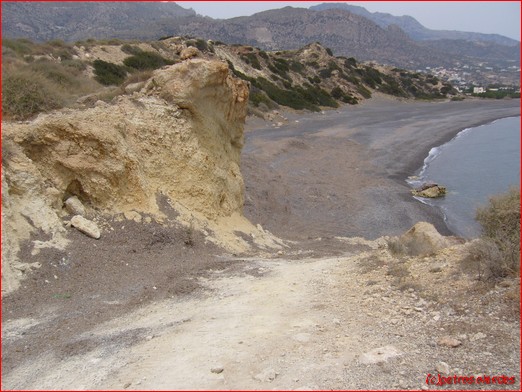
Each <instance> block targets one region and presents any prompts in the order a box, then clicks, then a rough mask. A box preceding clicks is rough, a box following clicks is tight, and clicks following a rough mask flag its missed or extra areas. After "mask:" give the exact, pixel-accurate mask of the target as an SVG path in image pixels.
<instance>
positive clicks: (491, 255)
mask: <svg viewBox="0 0 522 392" xmlns="http://www.w3.org/2000/svg"><path fill="white" fill-rule="evenodd" d="M476 219H477V221H478V222H479V223H480V224H481V226H482V236H481V238H480V239H479V240H478V241H476V242H475V243H474V244H473V246H471V249H470V257H471V258H472V260H473V261H474V262H475V263H476V266H477V269H478V272H479V278H481V279H483V280H493V281H495V280H498V279H501V278H505V277H508V276H518V274H519V271H520V189H516V188H512V189H510V190H509V192H507V193H505V194H502V195H499V196H495V197H492V198H491V199H490V200H489V204H488V205H487V206H485V207H482V208H479V209H478V210H477V215H476Z"/></svg>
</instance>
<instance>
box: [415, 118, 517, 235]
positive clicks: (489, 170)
mask: <svg viewBox="0 0 522 392" xmlns="http://www.w3.org/2000/svg"><path fill="white" fill-rule="evenodd" d="M407 182H408V183H409V184H410V185H411V186H412V187H414V188H416V187H418V186H419V185H421V184H423V183H427V182H429V183H437V184H440V185H442V186H445V187H446V188H447V194H446V196H444V197H442V198H438V199H424V198H419V197H416V199H417V200H419V202H421V203H425V204H429V205H431V206H433V207H434V208H438V209H440V210H441V211H442V213H443V214H444V220H445V222H446V225H447V227H448V229H449V230H450V231H451V232H452V233H454V234H455V235H458V236H460V237H464V238H476V237H478V236H479V235H480V233H481V227H480V225H479V223H478V222H476V220H475V214H476V210H477V208H478V207H479V206H484V205H487V203H488V201H489V198H490V197H491V196H494V195H497V194H500V193H504V192H506V191H508V190H509V188H510V187H518V188H520V117H508V118H503V119H500V120H496V121H493V122H492V123H489V124H485V125H481V126H478V127H474V128H467V129H464V130H462V131H461V132H460V133H459V134H457V136H455V137H454V138H453V139H452V140H451V141H449V142H448V143H446V144H444V145H442V146H438V147H435V148H432V149H431V151H430V153H429V155H428V157H426V159H425V160H424V165H423V167H422V168H421V169H420V170H419V171H418V173H417V175H416V176H412V177H410V178H409V179H408V180H407Z"/></svg>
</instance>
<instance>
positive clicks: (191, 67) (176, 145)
mask: <svg viewBox="0 0 522 392" xmlns="http://www.w3.org/2000/svg"><path fill="white" fill-rule="evenodd" d="M247 104H248V86H247V84H246V83H245V82H244V81H241V80H239V79H236V78H235V77H233V76H231V75H230V73H229V69H228V66H227V64H226V63H223V62H219V61H208V60H203V59H193V60H187V61H184V62H181V63H178V64H175V65H172V66H168V67H164V68H162V69H160V70H157V71H155V72H154V74H153V76H152V77H151V78H150V79H149V80H148V81H147V82H146V83H144V85H143V88H142V89H141V90H140V91H137V92H135V93H133V94H132V95H126V96H118V97H117V98H115V99H114V100H113V102H112V103H111V104H107V103H104V102H101V101H99V102H98V103H97V104H96V105H95V107H93V108H89V109H85V110H74V109H63V110H61V111H57V112H53V113H50V114H46V115H40V116H38V117H37V118H36V119H35V120H34V121H31V122H25V123H7V122H6V123H3V124H2V142H3V171H2V258H3V263H2V275H3V276H2V283H3V290H4V291H7V292H8V291H11V290H13V289H14V288H16V287H17V281H18V278H19V277H20V276H22V275H23V272H24V270H25V269H26V268H27V265H26V264H25V263H23V262H22V261H20V260H17V256H16V255H17V253H18V250H19V249H20V243H21V241H23V240H29V239H30V237H31V234H32V233H40V234H42V233H43V234H45V235H46V238H48V240H47V241H33V246H34V249H33V253H34V252H38V249H39V248H41V247H51V246H52V247H57V248H62V249H63V248H64V247H65V246H66V245H67V230H68V228H67V226H66V225H65V224H66V223H68V221H67V219H68V218H69V215H70V210H69V211H68V210H67V209H66V205H65V202H66V201H67V200H68V199H69V198H71V197H74V196H76V197H77V199H78V200H79V201H80V202H81V204H82V205H83V206H84V207H85V213H84V215H85V217H86V218H88V219H91V220H93V221H95V222H96V221H97V220H99V219H100V218H101V217H102V216H113V217H114V216H124V217H125V218H127V219H133V220H137V221H139V220H141V219H142V215H143V214H146V215H147V217H146V218H147V219H149V220H150V219H155V220H157V221H159V222H163V223H165V222H167V221H168V220H169V219H171V218H176V219H177V220H178V221H180V222H182V223H183V224H185V225H191V226H194V228H195V229H202V230H205V231H206V233H208V234H209V236H210V239H211V240H212V241H214V242H217V243H218V244H220V245H223V246H225V247H226V248H229V249H233V250H238V249H239V250H242V249H246V248H247V247H248V244H247V243H246V242H245V241H244V240H242V239H241V238H239V237H237V236H235V235H234V231H242V232H246V233H247V234H249V235H252V237H255V238H256V240H257V242H258V243H259V244H261V245H274V246H277V240H275V239H274V238H272V237H271V236H270V234H269V233H267V232H265V231H263V230H262V229H261V228H259V229H258V228H254V227H253V226H252V225H251V224H250V223H249V222H248V221H247V220H246V219H244V218H243V217H242V206H243V188H244V185H243V179H242V176H241V172H240V169H239V159H240V152H241V148H242V146H243V125H244V120H245V116H246V111H247ZM165 198H166V199H165ZM163 200H167V202H168V204H169V206H167V209H168V210H169V211H171V210H170V209H171V208H172V209H174V210H175V212H176V213H175V214H174V215H173V214H170V215H168V213H167V211H166V210H165V205H163V207H162V206H161V205H162V204H164V203H162V201H163ZM64 223H65V224H64ZM102 232H103V229H102Z"/></svg>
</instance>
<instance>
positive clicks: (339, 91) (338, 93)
mask: <svg viewBox="0 0 522 392" xmlns="http://www.w3.org/2000/svg"><path fill="white" fill-rule="evenodd" d="M330 94H331V95H332V97H334V98H335V99H341V98H342V96H343V95H344V91H343V90H342V89H341V88H340V87H334V88H333V89H332V92H331V93H330Z"/></svg>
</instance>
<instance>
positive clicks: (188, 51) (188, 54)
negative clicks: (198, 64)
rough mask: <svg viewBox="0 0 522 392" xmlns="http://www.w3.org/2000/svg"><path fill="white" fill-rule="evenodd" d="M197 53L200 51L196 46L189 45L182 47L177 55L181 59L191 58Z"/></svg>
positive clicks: (197, 54)
mask: <svg viewBox="0 0 522 392" xmlns="http://www.w3.org/2000/svg"><path fill="white" fill-rule="evenodd" d="M199 54H200V52H199V50H198V49H197V48H195V47H193V46H189V47H188V48H185V49H183V50H182V51H181V53H180V55H179V56H180V58H181V60H187V59H191V58H192V57H197V56H199Z"/></svg>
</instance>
